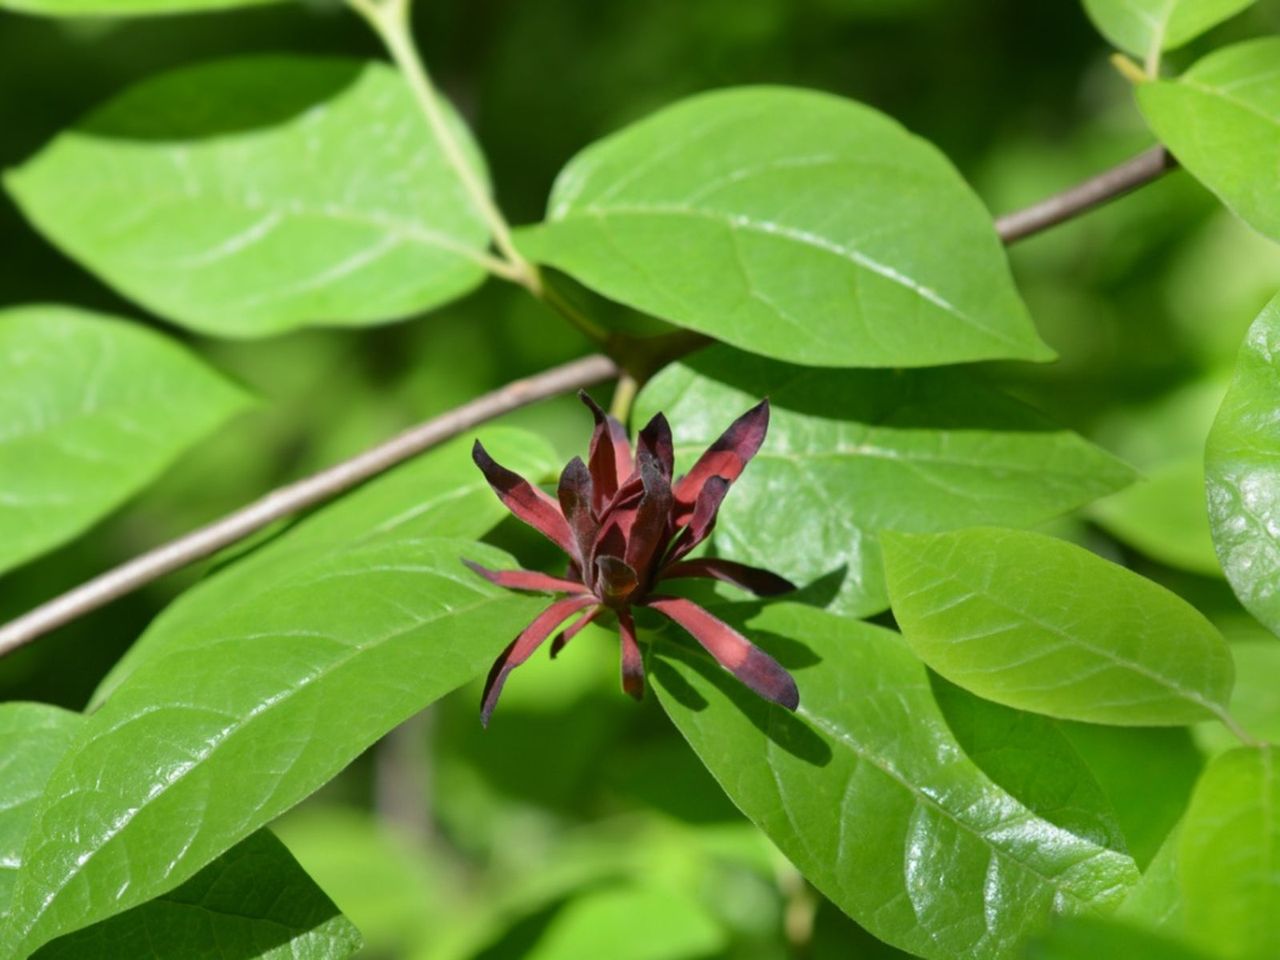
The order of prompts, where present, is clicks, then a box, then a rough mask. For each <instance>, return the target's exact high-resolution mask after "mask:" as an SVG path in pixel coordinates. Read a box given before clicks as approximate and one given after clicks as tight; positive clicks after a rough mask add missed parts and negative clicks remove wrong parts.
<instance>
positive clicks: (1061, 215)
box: [996, 146, 1178, 244]
mask: <svg viewBox="0 0 1280 960" xmlns="http://www.w3.org/2000/svg"><path fill="white" fill-rule="evenodd" d="M1177 165H1178V161H1177V160H1175V159H1174V158H1173V155H1172V154H1171V153H1169V151H1168V150H1166V149H1165V148H1164V147H1161V146H1155V147H1152V148H1151V149H1150V150H1144V151H1143V152H1142V153H1140V154H1138V155H1137V156H1136V157H1133V158H1131V159H1129V160H1126V161H1125V162H1124V163H1121V164H1119V165H1118V166H1114V167H1112V168H1111V169H1110V170H1104V171H1103V172H1102V173H1100V174H1098V175H1097V176H1094V177H1090V178H1089V179H1088V180H1086V181H1084V183H1080V184H1077V185H1076V186H1074V187H1072V188H1071V189H1070V190H1064V191H1063V192H1062V193H1059V194H1055V195H1054V196H1052V197H1049V198H1048V199H1047V200H1041V201H1040V202H1039V203H1037V204H1033V205H1032V206H1030V207H1027V208H1026V209H1025V210H1015V211H1014V212H1013V213H1006V214H1005V215H1004V216H1003V217H999V218H997V219H996V233H998V234H1000V239H1001V240H1003V241H1004V242H1005V243H1006V244H1010V243H1016V242H1017V241H1019V240H1021V239H1022V238H1023V237H1029V236H1031V235H1032V234H1035V233H1040V232H1041V231H1043V230H1048V229H1049V228H1050V227H1055V226H1057V225H1058V224H1060V223H1062V222H1064V221H1066V220H1071V219H1073V218H1075V217H1078V216H1080V214H1082V213H1086V212H1087V211H1089V210H1092V209H1093V208H1094V207H1097V206H1100V205H1101V204H1104V203H1107V202H1108V201H1111V200H1114V199H1116V198H1117V197H1122V196H1124V195H1125V194H1126V193H1129V192H1130V191H1131V190H1136V189H1138V187H1141V186H1145V185H1146V184H1148V183H1150V182H1151V181H1152V180H1157V179H1159V178H1160V177H1162V176H1163V175H1164V174H1166V173H1168V172H1169V171H1170V170H1172V169H1174V168H1175V167H1177Z"/></svg>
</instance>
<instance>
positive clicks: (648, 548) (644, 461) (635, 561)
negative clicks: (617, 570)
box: [623, 452, 672, 584]
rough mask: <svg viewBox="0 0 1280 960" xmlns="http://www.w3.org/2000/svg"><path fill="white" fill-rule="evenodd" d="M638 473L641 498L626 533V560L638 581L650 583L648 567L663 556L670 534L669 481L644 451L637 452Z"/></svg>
mask: <svg viewBox="0 0 1280 960" xmlns="http://www.w3.org/2000/svg"><path fill="white" fill-rule="evenodd" d="M639 459H640V476H641V478H642V479H643V480H644V499H642V500H641V501H640V505H639V506H638V507H636V510H635V520H634V522H633V523H632V524H631V529H630V531H627V530H626V529H625V527H624V528H623V532H624V533H625V534H626V535H627V551H626V561H627V563H628V565H629V566H630V567H631V569H632V570H634V571H635V572H636V573H637V574H638V575H639V576H640V581H641V583H646V584H647V583H652V582H653V577H652V575H651V572H650V571H651V567H652V566H653V562H654V559H655V558H660V557H661V556H662V551H663V550H664V549H665V547H666V545H667V539H668V537H670V535H671V531H670V521H671V502H672V501H671V482H670V480H668V478H667V475H666V474H665V473H664V472H663V468H662V464H661V463H660V462H659V460H658V459H657V458H656V457H654V456H651V455H649V454H648V453H647V452H642V453H641V454H640V458H639Z"/></svg>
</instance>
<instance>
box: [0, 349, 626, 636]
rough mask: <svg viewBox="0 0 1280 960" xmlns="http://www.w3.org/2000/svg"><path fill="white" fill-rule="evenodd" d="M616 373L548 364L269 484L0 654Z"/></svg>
mask: <svg viewBox="0 0 1280 960" xmlns="http://www.w3.org/2000/svg"><path fill="white" fill-rule="evenodd" d="M617 374H618V367H617V365H616V364H615V363H614V362H613V361H612V360H610V359H609V358H608V357H605V356H602V355H600V354H594V355H592V356H589V357H583V358H582V359H580V360H574V361H573V362H571V363H566V364H564V365H563V366H559V367H553V368H552V369H550V370H547V371H545V372H543V373H539V374H537V375H536V376H532V377H529V378H528V379H526V380H517V381H515V382H514V383H509V384H507V385H506V386H505V387H502V388H501V389H498V390H495V391H493V392H492V393H486V394H485V395H484V396H481V397H477V398H476V399H475V400H472V401H470V402H469V403H465V404H463V405H462V406H460V407H455V408H454V409H453V410H450V411H448V412H447V413H443V414H441V415H440V416H438V417H433V418H432V419H430V420H427V421H425V422H424V423H420V424H418V426H416V427H411V428H410V429H408V430H406V431H405V432H404V433H401V434H399V435H398V436H395V437H392V438H391V439H390V440H388V441H386V442H385V443H382V444H379V445H378V446H376V447H373V448H372V449H370V450H366V451H365V452H364V453H361V454H358V455H357V456H355V457H352V458H351V459H350V460H346V461H343V462H342V463H339V464H336V465H335V466H332V467H329V468H328V469H327V470H322V471H321V472H320V473H316V474H312V475H311V476H309V477H306V478H305V479H302V480H298V481H297V482H295V483H291V484H289V485H288V486H284V487H280V488H279V489H277V490H273V491H272V492H270V493H268V494H267V495H266V496H264V497H262V498H261V499H259V500H255V501H254V502H253V503H251V504H249V505H248V506H246V507H242V508H241V509H239V510H237V511H236V512H235V513H232V514H228V515H227V516H225V517H223V518H222V519H221V520H216V521H214V522H213V523H211V524H209V525H208V526H204V527H201V528H200V529H198V530H195V531H193V532H192V533H189V534H187V535H186V536H184V537H180V538H179V539H177V540H174V541H171V542H170V543H167V544H164V545H163V546H160V547H157V548H156V549H154V550H151V551H149V552H147V553H144V554H142V555H141V556H138V557H135V558H134V559H132V560H129V561H128V562H126V563H124V564H121V565H120V566H118V567H116V568H115V569H114V570H109V571H107V572H106V573H104V574H102V575H101V576H98V577H95V578H94V579H92V580H90V581H88V582H87V583H83V584H81V585H80V586H78V587H76V588H74V589H73V590H70V591H69V592H67V593H64V594H63V595H62V596H60V597H56V598H55V599H53V600H50V601H49V602H48V603H45V604H42V605H41V606H39V607H36V609H34V610H32V611H31V612H30V613H27V614H25V615H24V616H21V617H19V618H18V619H17V620H14V621H13V622H12V623H9V624H7V625H5V626H4V627H2V628H0V656H4V655H5V654H7V653H10V652H12V651H14V650H16V649H17V648H18V647H21V646H23V645H24V644H27V643H30V642H31V641H32V640H34V639H36V638H37V637H39V636H41V635H42V634H45V633H48V632H49V631H50V630H53V629H55V628H57V627H60V626H62V625H63V624H65V623H69V622H70V621H72V620H75V619H76V618H78V617H82V616H84V615H85V614H86V613H89V612H90V611H91V610H96V609H97V608H98V607H101V606H103V605H105V604H107V603H110V602H111V601H112V600H115V599H117V598H118V597H122V596H124V595H125V594H127V593H132V592H133V591H134V590H137V589H138V588H139V587H142V586H144V585H145V584H148V583H150V582H151V581H152V580H156V579H158V578H159V577H162V576H164V575H165V574H167V573H172V572H173V571H174V570H178V569H180V568H181V567H185V566H187V565H188V564H190V563H194V562H195V561H197V560H202V559H204V558H205V557H208V556H210V555H212V554H214V553H217V552H218V551H219V550H222V549H224V548H226V547H229V546H231V545H232V544H233V543H237V542H239V541H240V540H243V539H244V538H245V537H247V536H249V534H251V533H253V532H255V531H257V530H261V529H262V528H263V527H265V526H267V525H268V524H271V523H274V522H275V521H277V520H280V519H283V518H285V517H288V516H291V515H293V514H295V513H298V512H299V511H300V510H305V509H306V508H307V507H311V506H315V505H316V504H318V503H323V502H324V501H326V500H329V499H331V498H333V497H335V496H337V495H338V494H340V493H343V492H345V491H347V490H350V489H351V488H352V487H354V486H356V485H358V484H360V483H363V482H364V481H365V480H368V479H370V478H371V477H375V476H377V475H378V474H380V473H384V472H385V471H387V470H389V469H391V468H392V467H394V466H396V465H397V464H399V463H403V462H404V461H405V460H408V459H409V458H410V457H413V456H416V455H417V454H419V453H422V452H423V451H424V450H429V449H430V448H431V447H434V446H436V445H437V444H439V443H443V442H444V441H445V440H448V439H450V438H452V437H455V436H457V435H458V434H459V433H461V432H462V431H463V430H467V429H469V428H470V427H474V426H476V425H477V424H481V423H484V422H485V421H487V420H492V419H493V418H494V417H497V416H500V415H501V414H504V413H507V412H509V411H511V410H515V409H517V408H519V407H524V406H528V405H529V404H531V403H534V402H536V401H538V400H544V399H546V398H548V397H554V396H558V395H559V394H562V393H565V392H567V391H569V390H575V389H577V388H579V387H586V386H590V385H591V384H593V383H600V382H601V381H603V380H608V379H611V378H612V377H615V376H617Z"/></svg>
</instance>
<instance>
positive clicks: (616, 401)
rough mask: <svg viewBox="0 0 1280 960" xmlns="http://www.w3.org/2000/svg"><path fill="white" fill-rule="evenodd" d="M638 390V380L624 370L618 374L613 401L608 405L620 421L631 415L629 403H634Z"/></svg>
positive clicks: (624, 421) (624, 420) (622, 421)
mask: <svg viewBox="0 0 1280 960" xmlns="http://www.w3.org/2000/svg"><path fill="white" fill-rule="evenodd" d="M639 392H640V381H639V380H637V379H636V378H635V376H633V375H632V374H631V373H629V372H628V371H626V370H624V371H623V372H622V373H621V374H619V376H618V385H617V386H616V387H614V390H613V403H611V404H610V405H609V413H611V414H612V415H613V416H614V417H615V418H617V420H618V421H619V422H621V423H626V422H627V420H629V419H630V417H631V405H632V404H633V403H635V400H636V394H637V393H639Z"/></svg>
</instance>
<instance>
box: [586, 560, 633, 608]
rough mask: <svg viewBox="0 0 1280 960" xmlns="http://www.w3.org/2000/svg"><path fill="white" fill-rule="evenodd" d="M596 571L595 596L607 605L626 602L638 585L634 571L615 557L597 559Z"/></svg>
mask: <svg viewBox="0 0 1280 960" xmlns="http://www.w3.org/2000/svg"><path fill="white" fill-rule="evenodd" d="M596 569H597V570H599V575H598V576H597V577H596V596H597V597H599V598H600V599H601V600H603V601H605V602H607V603H608V602H619V601H623V600H626V599H627V597H629V596H631V594H632V592H633V591H634V590H635V588H636V586H637V584H638V583H639V577H637V576H636V572H635V570H634V569H633V568H632V567H630V566H628V565H627V564H625V563H623V562H622V561H621V560H619V559H618V558H617V557H612V556H609V555H607V554H606V555H605V556H603V557H599V558H598V559H597V560H596Z"/></svg>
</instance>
